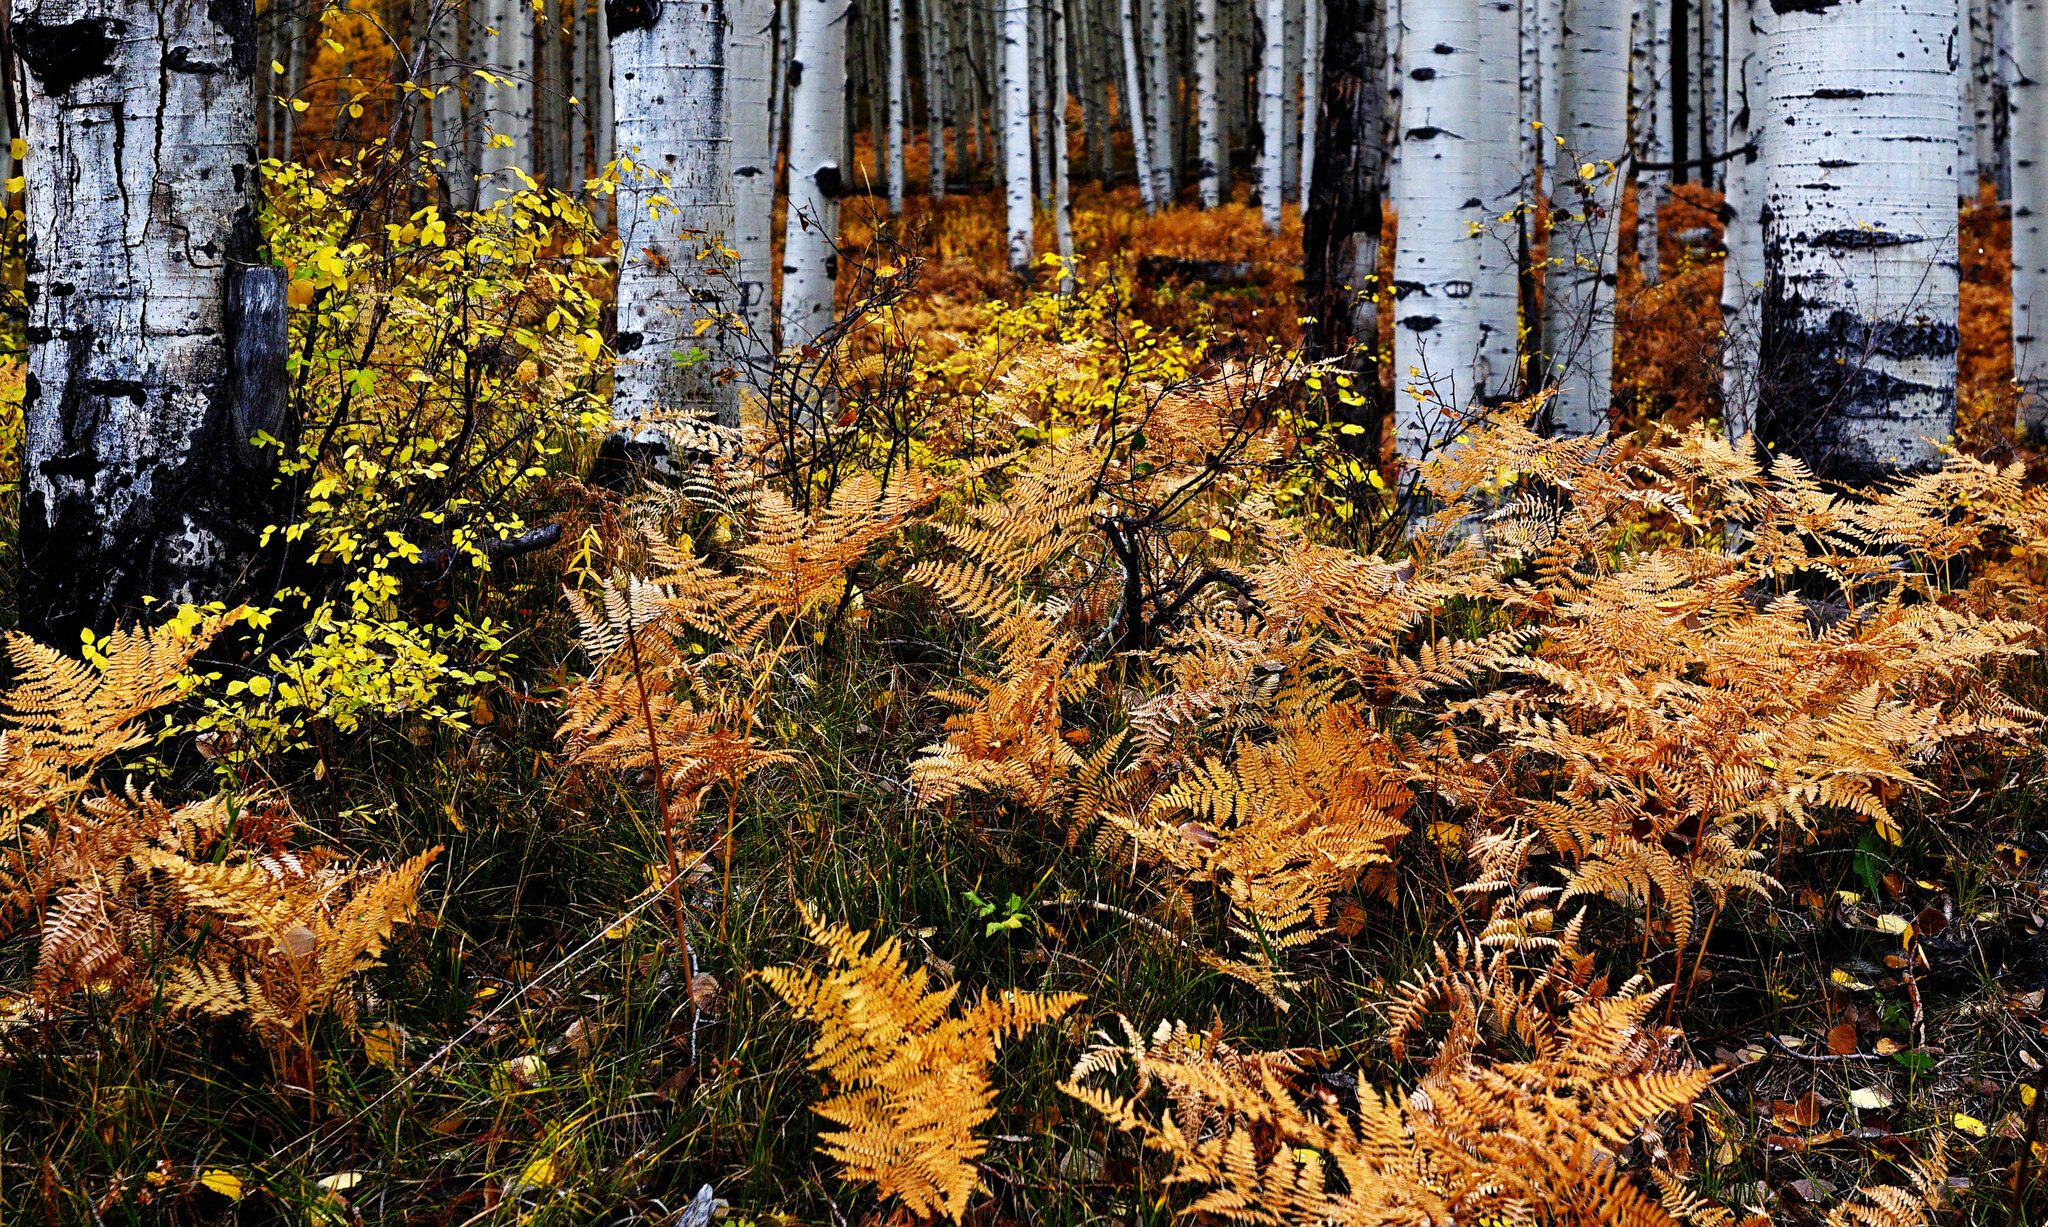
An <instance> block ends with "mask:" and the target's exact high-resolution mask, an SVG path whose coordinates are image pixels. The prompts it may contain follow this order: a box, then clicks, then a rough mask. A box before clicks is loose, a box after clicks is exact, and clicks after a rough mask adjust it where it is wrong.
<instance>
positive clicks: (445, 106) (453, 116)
mask: <svg viewBox="0 0 2048 1227" xmlns="http://www.w3.org/2000/svg"><path fill="white" fill-rule="evenodd" d="M465 7H466V6H464V5H461V4H458V3H453V2H452V0H433V8H432V9H431V11H430V13H429V25H428V27H427V32H426V35H427V46H428V57H427V62H426V65H425V67H426V70H427V73H428V79H429V81H430V88H431V89H433V91H434V96H433V98H432V99H431V100H430V101H429V102H428V104H427V139H428V140H431V141H433V142H434V157H435V158H436V159H437V160H438V161H439V162H440V163H441V181H442V183H443V184H445V185H446V187H447V191H448V199H449V201H450V202H451V203H453V204H456V205H467V204H469V203H470V202H471V200H472V199H473V193H474V192H475V191H476V151H475V150H474V149H473V148H472V134H471V132H470V130H469V126H468V120H467V118H466V117H465V116H464V114H463V106H462V93H463V87H462V81H461V79H460V74H461V71H462V69H461V64H462V45H463V43H464V42H466V41H467V39H466V37H465V36H466V34H467V33H468V32H467V31H466V30H465V29H464V27H465V26H466V25H467V24H468V23H469V16H468V14H467V12H466V11H465ZM271 109H272V110H281V108H277V107H272V108H271ZM284 113H285V114H289V112H288V111H286V112H284Z"/></svg>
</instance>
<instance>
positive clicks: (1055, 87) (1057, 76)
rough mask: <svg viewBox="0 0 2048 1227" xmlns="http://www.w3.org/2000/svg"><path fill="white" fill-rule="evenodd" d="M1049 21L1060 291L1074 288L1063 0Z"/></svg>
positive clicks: (1050, 10) (1054, 0) (1055, 0)
mask: <svg viewBox="0 0 2048 1227" xmlns="http://www.w3.org/2000/svg"><path fill="white" fill-rule="evenodd" d="M1046 21H1047V24H1048V25H1050V26H1051V27H1052V28H1051V31H1050V34H1051V41H1052V62H1051V64H1050V66H1049V75H1050V76H1051V77H1052V116H1051V120H1052V229H1053V241H1054V243H1055V244H1057V246H1058V249H1059V253H1060V293H1062V294H1072V293H1073V292H1074V213H1073V204H1072V200H1071V199H1070V196H1069V193H1068V178H1069V175H1070V172H1071V168H1070V167H1069V166H1068V164H1067V92H1068V85H1069V83H1070V82H1071V81H1072V80H1073V72H1072V66H1071V65H1070V64H1069V63H1068V58H1067V9H1066V5H1065V3H1064V2H1063V0H1051V3H1050V4H1049V5H1048V6H1047V9H1046Z"/></svg>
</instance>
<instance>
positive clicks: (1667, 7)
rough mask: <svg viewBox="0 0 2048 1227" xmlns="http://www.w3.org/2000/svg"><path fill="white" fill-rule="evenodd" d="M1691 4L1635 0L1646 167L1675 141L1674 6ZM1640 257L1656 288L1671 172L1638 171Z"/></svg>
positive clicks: (1635, 84)
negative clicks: (1660, 225)
mask: <svg viewBox="0 0 2048 1227" xmlns="http://www.w3.org/2000/svg"><path fill="white" fill-rule="evenodd" d="M1690 2H1691V0H1636V3H1635V16H1636V27H1635V34H1634V37H1633V39H1632V40H1631V42H1630V50H1629V58H1630V61H1631V63H1630V72H1629V84H1630V87H1631V88H1630V93H1631V94H1632V95H1633V100H1634V111H1633V113H1634V126H1635V155H1636V157H1637V158H1640V159H1641V160H1643V161H1645V162H1657V163H1668V162H1670V161H1671V159H1672V154H1671V151H1672V150H1673V149H1674V148H1675V147H1676V145H1675V142H1674V141H1673V140H1672V119H1673V116H1674V108H1673V107H1672V105H1671V102H1672V99H1671V51H1672V48H1671V6H1672V4H1673V3H1678V4H1687V3H1690ZM1634 173H1635V181H1636V258H1637V260H1638V261H1639V262H1640V264H1641V268H1642V276H1643V284H1644V285H1655V284H1657V279H1658V269H1657V222H1658V218H1659V215H1660V213H1661V212H1662V210H1663V207H1664V201H1665V200H1666V199H1667V198H1668V197H1669V196H1670V195H1671V172H1670V171H1668V170H1645V169H1636V170H1635V172H1634Z"/></svg>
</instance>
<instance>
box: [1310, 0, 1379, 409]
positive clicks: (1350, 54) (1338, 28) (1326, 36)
mask: <svg viewBox="0 0 2048 1227" xmlns="http://www.w3.org/2000/svg"><path fill="white" fill-rule="evenodd" d="M1381 12H1382V9H1381V7H1380V0H1326V3H1325V5H1324V9H1323V13H1324V18H1325V22H1324V27H1323V62H1322V71H1321V87H1322V88H1321V92H1320V96H1319V97H1318V98H1317V99H1316V100H1315V101H1316V109H1317V119H1316V127H1317V131H1318V133H1319V135H1318V137H1317V139H1316V149H1315V166H1314V168H1313V169H1312V170H1311V172H1310V176H1309V178H1310V184H1309V201H1308V207H1307V208H1306V209H1304V210H1303V211H1302V226H1301V235H1302V260H1301V265H1302V276H1301V297H1302V311H1303V314H1304V315H1306V316H1308V317H1309V320H1310V322H1309V323H1308V325H1307V326H1306V328H1305V335H1304V337H1303V340H1304V343H1305V346H1306V348H1307V350H1308V353H1309V356H1310V357H1312V358H1317V359H1323V360H1331V361H1335V362H1337V363H1339V364H1340V365H1341V366H1342V367H1343V368H1344V369H1346V370H1349V371H1351V372H1353V373H1354V375H1356V376H1357V377H1358V378H1357V380H1356V382H1357V384H1358V387H1359V390H1360V391H1361V392H1363V393H1364V394H1365V396H1366V397H1367V399H1368V401H1372V402H1376V401H1377V400H1378V398H1379V396H1378V393H1379V381H1378V379H1377V377H1376V376H1375V375H1374V370H1375V362H1376V355H1377V353H1378V350H1379V306H1378V303H1377V301H1376V298H1375V292H1376V290H1377V288H1378V279H1379V257H1380V182H1381V176H1382V174H1383V172H1384V169H1385V166H1384V163H1385V153H1386V146H1385V144H1384V138H1383V132H1382V127H1381V115H1382V108H1383V107H1384V105H1385V93H1384V90H1383V83H1384V80H1385V78H1384V75H1383V68H1382V60H1381V57H1382V56H1383V55H1384V54H1385V47H1386V41H1385V37H1384V35H1383V34H1382V32H1381V29H1380V17H1381ZM1354 416H1355V417H1356V418H1357V419H1358V421H1357V423H1356V424H1358V425H1361V426H1365V427H1367V428H1368V432H1371V431H1376V430H1377V429H1378V428H1379V424H1380V423H1379V414H1378V413H1377V412H1376V411H1375V410H1373V409H1371V408H1369V409H1368V410H1367V412H1365V413H1362V414H1356V415H1354ZM1366 438H1367V439H1368V440H1370V438H1371V436H1370V433H1369V434H1368V436H1366ZM1367 446H1371V444H1370V443H1368V444H1367Z"/></svg>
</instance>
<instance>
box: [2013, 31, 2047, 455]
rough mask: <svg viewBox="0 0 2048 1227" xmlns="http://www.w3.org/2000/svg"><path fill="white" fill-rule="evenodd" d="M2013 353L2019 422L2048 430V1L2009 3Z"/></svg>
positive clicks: (2030, 430)
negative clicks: (2012, 63)
mask: <svg viewBox="0 0 2048 1227" xmlns="http://www.w3.org/2000/svg"><path fill="white" fill-rule="evenodd" d="M2012 30H2013V40H2012V41H2013V59H2014V64H2015V71H2014V73H2013V79H2012V84H2011V87H2010V89H2009V90H2008V91H2007V94H2006V99H2007V105H2008V106H2010V107H2011V108H2012V123H2011V132H2012V353H2013V376H2014V378H2015V379H2016V380H2017V381H2018V383H2019V385H2020V389H2021V393H2022V395H2021V398H2020V407H2019V426H2020V429H2021V430H2022V431H2023V432H2024V433H2026V434H2027V435H2028V436H2030V437H2033V438H2039V437H2040V436H2041V435H2042V434H2043V433H2048V0H2014V4H2013V24H2012Z"/></svg>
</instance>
